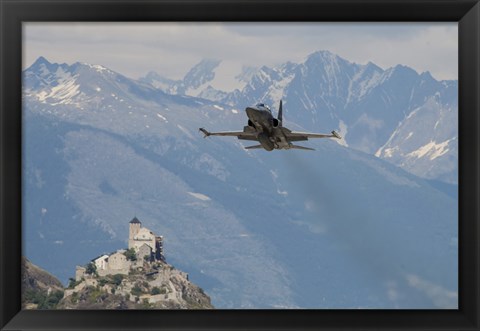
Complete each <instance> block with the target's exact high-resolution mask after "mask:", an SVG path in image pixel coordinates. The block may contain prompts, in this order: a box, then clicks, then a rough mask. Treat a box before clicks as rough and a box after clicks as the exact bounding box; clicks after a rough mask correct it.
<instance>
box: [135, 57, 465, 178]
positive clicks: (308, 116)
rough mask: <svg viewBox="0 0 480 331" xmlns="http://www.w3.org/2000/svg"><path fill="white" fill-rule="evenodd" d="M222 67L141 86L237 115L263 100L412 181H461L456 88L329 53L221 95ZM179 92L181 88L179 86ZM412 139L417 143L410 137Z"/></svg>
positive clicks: (259, 72)
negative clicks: (398, 169)
mask: <svg viewBox="0 0 480 331" xmlns="http://www.w3.org/2000/svg"><path fill="white" fill-rule="evenodd" d="M220 66H221V61H218V60H217V61H215V60H203V61H201V62H200V63H198V64H197V65H196V66H194V67H193V68H192V69H191V70H190V71H189V72H188V73H187V74H186V75H185V78H184V79H183V80H179V81H175V82H173V81H172V83H170V84H169V83H168V80H167V79H166V78H162V77H161V76H160V75H158V74H155V73H149V75H147V76H146V77H143V78H141V81H143V82H147V83H149V84H151V85H152V86H155V87H157V88H159V89H161V90H162V91H165V92H167V93H170V94H172V93H173V94H180V95H190V96H195V97H197V96H198V97H202V98H206V99H209V100H211V101H217V102H221V103H225V104H228V105H230V106H232V107H236V108H238V109H243V108H245V105H251V104H256V103H257V102H259V101H261V102H264V103H266V104H270V105H274V106H276V105H278V103H279V100H280V99H281V98H283V101H284V103H285V106H286V109H287V113H286V118H287V120H290V121H292V122H294V123H296V124H298V125H300V126H302V127H303V128H305V129H308V130H317V131H318V130H319V129H323V130H325V129H329V128H332V129H337V130H338V131H339V132H340V134H342V136H343V138H344V143H345V144H346V145H348V146H349V147H352V148H354V149H357V150H360V151H363V152H366V153H370V154H374V155H376V156H378V157H380V158H383V159H384V160H387V161H389V162H391V163H393V164H395V165H397V166H400V167H402V168H403V169H405V170H407V171H408V172H410V173H413V174H415V175H417V176H420V177H423V178H427V179H432V180H439V181H441V182H444V183H449V184H457V183H458V165H457V163H458V162H457V160H458V141H457V140H458V82H457V81H437V80H435V79H434V78H433V77H432V75H431V74H430V73H429V72H424V73H421V74H418V73H417V72H415V71H414V70H413V69H411V68H409V67H406V66H402V65H397V66H395V67H393V68H388V69H386V70H384V69H382V68H380V67H378V66H377V65H375V64H373V63H371V62H369V63H367V64H365V65H360V64H356V63H351V62H349V61H347V60H345V59H343V58H341V57H339V56H337V55H335V54H332V53H331V52H329V51H318V52H315V53H313V54H311V55H309V56H308V57H307V58H306V59H305V61H304V62H302V63H292V62H287V63H284V64H281V65H279V66H276V67H267V66H263V67H261V68H258V69H255V68H248V67H245V68H244V70H242V72H241V73H240V74H239V75H238V76H237V77H236V78H237V81H238V83H239V85H238V86H239V89H236V90H233V91H222V90H218V89H215V88H213V87H212V85H213V86H221V82H219V80H220V79H221V78H219V77H216V73H217V72H216V71H217V70H218V68H219V67H220ZM178 86H182V88H178ZM411 137H414V139H410V138H411Z"/></svg>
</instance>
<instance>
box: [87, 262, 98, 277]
mask: <svg viewBox="0 0 480 331" xmlns="http://www.w3.org/2000/svg"><path fill="white" fill-rule="evenodd" d="M85 273H86V274H88V275H92V274H95V275H96V274H97V266H96V265H95V263H93V262H90V263H89V264H87V267H86V270H85Z"/></svg>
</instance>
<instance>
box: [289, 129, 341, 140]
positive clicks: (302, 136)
mask: <svg viewBox="0 0 480 331" xmlns="http://www.w3.org/2000/svg"><path fill="white" fill-rule="evenodd" d="M282 131H283V134H284V135H285V137H286V138H287V139H288V140H289V141H302V140H308V138H337V139H342V137H340V135H339V134H338V133H337V132H335V131H332V132H331V133H330V134H323V133H310V132H295V131H290V130H289V129H287V128H282Z"/></svg>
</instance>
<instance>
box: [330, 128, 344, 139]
mask: <svg viewBox="0 0 480 331" xmlns="http://www.w3.org/2000/svg"><path fill="white" fill-rule="evenodd" d="M332 135H333V136H334V137H335V138H337V139H342V137H341V136H340V135H339V134H338V133H337V131H335V130H333V131H332Z"/></svg>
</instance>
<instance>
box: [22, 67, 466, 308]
mask: <svg viewBox="0 0 480 331" xmlns="http://www.w3.org/2000/svg"><path fill="white" fill-rule="evenodd" d="M310 65H311V66H314V64H313V63H311V64H309V66H308V67H309V68H310ZM338 65H339V66H342V65H347V64H344V63H343V64H342V62H338ZM301 68H302V67H298V66H295V65H291V68H289V67H288V66H285V67H283V69H276V70H277V71H278V72H277V74H278V77H277V76H275V74H274V73H272V72H270V71H268V70H267V68H262V69H261V71H262V72H263V74H264V75H268V77H269V78H267V77H266V76H265V77H264V79H265V81H266V80H267V79H271V77H273V76H275V77H276V78H275V79H276V81H277V82H278V81H282V79H287V78H289V77H290V74H295V73H296V72H297V70H298V71H300V72H301ZM364 69H365V70H366V71H367V69H368V68H364ZM282 70H283V71H282ZM304 70H306V69H304ZM315 70H318V72H319V73H320V72H322V71H321V68H316V69H315ZM352 70H353V67H352ZM368 70H370V69H368ZM371 70H372V73H370V74H369V73H368V72H365V73H364V74H365V76H368V77H372V78H371V79H373V77H374V76H375V72H377V71H379V72H381V70H380V69H377V68H375V67H373V68H371ZM397 70H398V69H397ZM279 72H280V73H279ZM351 73H352V74H353V73H354V71H352V72H351ZM257 74H259V73H257ZM257 74H256V75H257ZM382 74H384V73H382ZM393 74H394V73H392V75H393ZM24 77H25V79H24V93H23V105H24V110H23V111H24V114H23V118H24V150H23V153H24V158H23V160H24V169H23V170H24V177H23V178H24V186H23V187H24V195H23V198H24V203H23V206H24V211H23V215H24V223H25V226H24V243H25V245H24V246H25V254H26V256H27V257H28V258H29V259H30V260H32V261H34V262H35V263H36V264H38V265H40V266H42V267H43V268H45V269H47V270H48V271H50V272H52V273H54V274H55V275H57V276H58V277H59V278H60V279H62V280H64V281H65V280H66V279H68V277H72V276H73V275H72V274H71V271H72V270H74V266H75V265H76V264H85V263H86V262H88V260H87V259H89V258H90V257H91V256H92V254H96V253H98V252H99V251H102V250H103V251H105V252H109V251H113V250H115V249H117V248H119V247H124V246H125V242H124V238H125V235H126V234H127V233H128V222H129V221H130V219H131V218H132V217H133V216H134V215H136V216H137V217H138V218H139V219H140V220H141V221H142V223H144V225H145V226H146V227H148V228H150V229H152V230H153V231H154V232H155V233H159V234H162V235H163V236H164V238H165V239H164V240H165V247H164V251H165V255H166V258H167V261H169V262H172V264H174V265H177V266H178V267H179V268H181V269H182V270H185V271H186V272H188V273H189V274H190V277H191V279H192V281H194V282H195V283H197V284H198V285H199V286H201V287H202V288H203V289H205V291H206V293H207V294H208V295H209V296H210V297H211V298H212V303H213V304H214V305H215V307H219V308H281V307H284V308H296V307H300V308H456V307H457V299H458V295H457V293H458V291H457V286H458V279H457V272H456V270H457V250H458V245H457V242H458V239H457V221H458V219H457V215H458V205H457V200H456V199H454V198H452V197H451V196H449V195H447V194H445V193H444V192H442V191H439V190H438V189H436V188H435V187H433V186H431V185H430V183H429V182H427V181H425V180H423V179H421V178H419V177H417V176H414V175H411V174H409V173H407V172H405V171H403V170H402V169H400V168H398V167H396V166H394V165H392V164H390V163H388V162H385V161H383V160H382V159H380V158H377V157H375V156H373V155H369V154H366V153H364V152H361V151H358V150H355V149H352V148H347V147H344V146H341V145H339V144H337V143H336V142H335V141H333V140H326V139H325V140H317V141H309V142H308V145H309V146H311V147H314V148H316V151H315V152H312V153H307V152H304V151H275V152H272V153H267V152H262V151H247V150H244V149H243V148H242V143H241V142H239V141H238V140H236V139H230V138H228V137H226V138H222V137H220V138H218V139H210V138H209V139H203V138H202V136H201V135H200V134H199V133H198V128H199V127H203V126H205V127H207V128H209V129H212V130H216V129H227V130H228V129H238V128H239V127H242V126H243V125H245V122H246V118H245V115H244V113H243V112H240V111H239V110H238V109H240V108H239V107H236V106H231V105H226V104H221V103H217V102H212V101H209V100H205V99H201V98H194V97H189V96H184V95H171V94H167V93H164V92H162V91H160V90H159V89H156V88H154V87H153V86H151V85H149V84H146V83H144V82H139V81H135V80H132V79H129V78H127V77H125V76H123V75H121V74H118V73H115V72H113V71H111V70H109V69H108V68H105V67H103V66H98V65H90V64H82V63H75V64H73V65H67V64H61V65H60V64H52V63H49V62H48V61H47V60H45V59H43V58H41V59H39V60H38V61H37V62H36V63H34V64H33V65H32V66H31V67H30V68H28V69H27V70H25V71H24ZM282 77H283V78H282ZM342 77H344V79H345V80H346V79H347V78H348V77H349V76H348V75H344V76H342ZM257 78H258V77H257ZM254 79H255V77H252V80H254ZM294 79H297V80H298V81H297V83H296V84H301V83H302V80H301V79H300V78H297V76H296V74H295V75H294V77H293V78H292V81H291V82H290V83H289V84H286V86H288V87H287V88H289V87H290V86H295V85H292V82H293V80H294ZM257 83H258V84H260V83H261V81H260V80H259V81H257ZM303 83H304V84H306V81H303ZM332 88H335V89H338V91H341V90H342V91H343V90H344V89H345V85H344V84H343V83H341V80H340V79H339V80H338V87H336V86H335V87H333V86H332ZM347 90H348V88H347ZM292 91H293V90H292ZM352 91H356V92H355V93H357V95H359V94H360V92H359V91H360V90H359V89H356V90H355V89H352ZM239 92H240V91H239ZM291 93H293V92H291ZM287 95H288V93H287ZM325 100H327V99H325ZM291 102H292V100H291V99H290V104H291ZM331 103H332V104H333V101H331ZM286 109H290V108H286ZM332 109H333V108H332ZM286 114H288V115H287V116H289V117H288V120H289V123H290V124H292V125H293V124H295V123H293V118H294V114H295V112H294V111H293V110H292V111H291V113H286ZM413 116H414V115H412V117H413ZM299 118H301V117H299ZM346 123H347V122H346ZM298 124H299V125H302V126H304V125H305V123H298ZM439 125H440V124H439ZM400 131H401V130H398V132H400Z"/></svg>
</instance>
